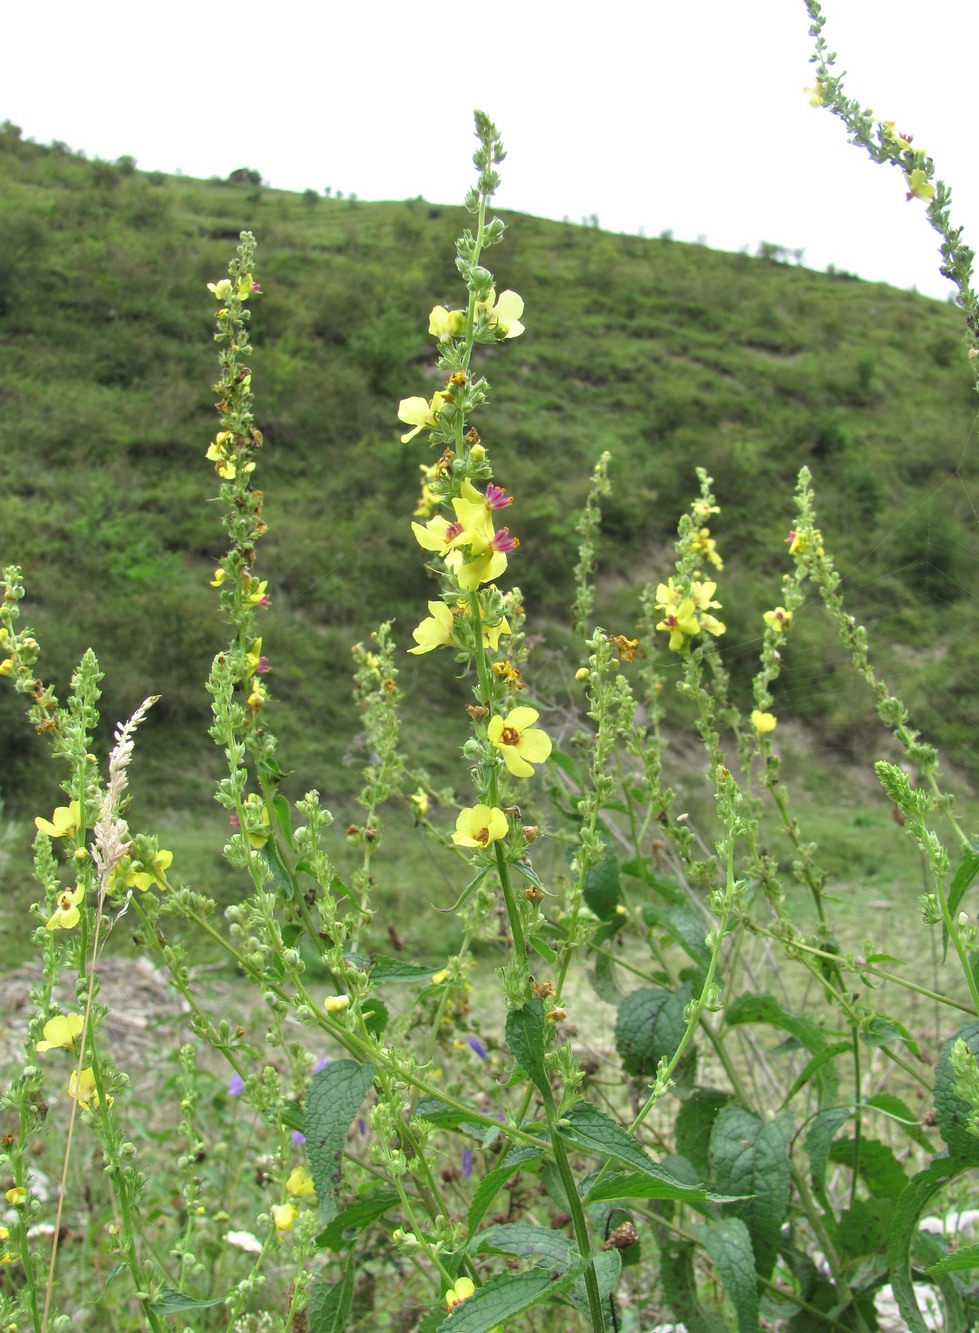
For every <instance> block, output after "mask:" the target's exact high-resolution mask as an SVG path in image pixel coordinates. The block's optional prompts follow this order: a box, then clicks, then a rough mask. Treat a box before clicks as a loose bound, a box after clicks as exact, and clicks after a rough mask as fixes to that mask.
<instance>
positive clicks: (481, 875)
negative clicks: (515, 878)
mask: <svg viewBox="0 0 979 1333" xmlns="http://www.w3.org/2000/svg"><path fill="white" fill-rule="evenodd" d="M489 872H490V867H489V866H483V868H482V869H481V870H477V872H476V874H475V875H473V877H472V879H471V880H470V881H469V883H468V884H467V885H466V887H465V888H464V889H463V891H462V892H461V893H460V894H459V897H458V898H457V899H456V900H455V902H454V903H453V904H452V906H451V907H437V908H436V909H435V910H436V911H437V912H458V910H459V908H460V907H461V906H462V905H463V903H466V902H468V901H469V899H470V898H471V897H472V895H473V894H474V893H475V892H476V890H477V889H478V888H479V886H480V884H482V882H483V880H484V879H485V878H486V876H487V875H488V874H489Z"/></svg>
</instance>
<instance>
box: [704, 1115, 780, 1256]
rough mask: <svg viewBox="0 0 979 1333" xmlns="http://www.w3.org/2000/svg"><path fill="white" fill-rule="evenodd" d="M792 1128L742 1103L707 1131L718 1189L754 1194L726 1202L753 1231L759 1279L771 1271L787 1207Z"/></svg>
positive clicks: (778, 1118)
mask: <svg viewBox="0 0 979 1333" xmlns="http://www.w3.org/2000/svg"><path fill="white" fill-rule="evenodd" d="M792 1133H793V1123H792V1120H791V1118H790V1117H789V1116H787V1115H781V1116H778V1117H777V1118H776V1119H775V1120H767V1121H766V1120H762V1119H761V1118H760V1117H759V1116H756V1115H755V1114H754V1113H753V1112H751V1111H747V1110H745V1109H744V1107H742V1106H726V1107H724V1109H723V1110H722V1111H721V1112H720V1113H719V1114H718V1117H717V1119H716V1120H715V1122H714V1131H713V1133H712V1135H711V1162H712V1164H713V1169H714V1183H715V1185H716V1187H717V1189H719V1190H720V1191H721V1192H722V1193H724V1194H750V1195H752V1196H753V1197H752V1198H749V1199H745V1200H744V1202H742V1203H737V1204H731V1205H729V1207H730V1208H731V1209H732V1210H733V1212H734V1213H735V1215H736V1216H738V1217H740V1218H741V1220H742V1221H743V1222H744V1223H745V1225H746V1226H747V1228H748V1230H749V1231H750V1233H751V1243H752V1247H753V1249H754V1254H755V1264H756V1267H757V1271H758V1273H759V1275H760V1276H761V1277H763V1278H770V1277H771V1275H772V1270H773V1268H774V1267H775V1259H776V1256H777V1254H778V1245H779V1233H780V1230H781V1226H782V1223H783V1222H784V1221H785V1218H786V1216H787V1215H788V1211H789V1185H790V1182H791V1175H792V1168H791V1163H790V1160H789V1145H790V1144H791V1141H792Z"/></svg>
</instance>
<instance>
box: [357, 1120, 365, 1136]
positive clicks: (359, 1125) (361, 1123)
mask: <svg viewBox="0 0 979 1333" xmlns="http://www.w3.org/2000/svg"><path fill="white" fill-rule="evenodd" d="M357 1132H358V1134H359V1135H360V1137H361V1138H363V1137H364V1135H365V1134H366V1133H367V1125H366V1123H365V1121H363V1120H358V1121H357Z"/></svg>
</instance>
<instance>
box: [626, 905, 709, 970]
mask: <svg viewBox="0 0 979 1333" xmlns="http://www.w3.org/2000/svg"><path fill="white" fill-rule="evenodd" d="M643 918H644V920H645V921H646V923H647V924H648V925H651V926H655V927H656V928H657V929H659V930H665V931H666V932H667V933H668V934H669V936H670V938H671V939H672V940H673V942H674V943H675V944H678V945H679V946H680V948H681V949H683V951H684V952H685V953H686V954H687V955H688V956H689V957H690V958H692V959H693V961H694V962H695V963H696V964H697V966H698V967H699V968H700V969H701V970H702V971H704V972H706V970H707V968H708V967H709V966H710V949H708V947H707V944H706V942H705V939H704V931H705V926H704V919H703V917H701V916H699V915H698V914H697V913H696V912H695V911H694V910H693V908H692V907H691V906H690V904H689V903H674V904H673V906H672V907H669V908H667V910H666V911H665V912H657V911H655V910H654V909H652V908H649V907H647V908H644V910H643Z"/></svg>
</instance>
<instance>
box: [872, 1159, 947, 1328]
mask: <svg viewBox="0 0 979 1333" xmlns="http://www.w3.org/2000/svg"><path fill="white" fill-rule="evenodd" d="M963 1169H964V1168H963V1166H962V1165H961V1164H956V1163H954V1162H952V1161H951V1160H949V1159H948V1158H937V1159H936V1160H935V1161H933V1162H932V1163H931V1165H930V1166H926V1167H925V1169H924V1171H919V1173H918V1174H917V1175H916V1176H915V1177H914V1178H913V1179H912V1180H911V1181H910V1182H909V1183H908V1186H907V1188H906V1189H905V1191H904V1193H903V1194H902V1195H901V1197H900V1198H899V1199H898V1200H897V1202H896V1203H895V1204H894V1205H893V1207H892V1209H891V1218H890V1233H889V1236H888V1241H887V1265H888V1269H889V1273H890V1279H891V1287H892V1289H893V1291H894V1296H895V1299H896V1300H897V1304H898V1309H899V1310H900V1311H901V1314H902V1316H903V1318H904V1320H905V1323H906V1324H907V1325H908V1328H909V1330H910V1333H928V1326H927V1324H926V1323H925V1321H924V1319H923V1318H922V1317H921V1311H920V1310H919V1309H918V1302H917V1300H916V1298H915V1294H914V1283H913V1281H912V1278H911V1243H912V1241H913V1240H914V1238H915V1236H916V1233H917V1230H918V1218H919V1216H920V1215H921V1213H922V1211H923V1209H924V1207H925V1205H926V1204H927V1203H928V1200H929V1199H930V1198H931V1197H932V1195H934V1194H937V1193H938V1191H939V1190H940V1189H943V1188H944V1187H945V1186H946V1185H947V1184H948V1183H949V1182H950V1181H951V1180H953V1179H954V1178H955V1176H956V1174H958V1173H959V1172H961V1171H962V1170H963Z"/></svg>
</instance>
